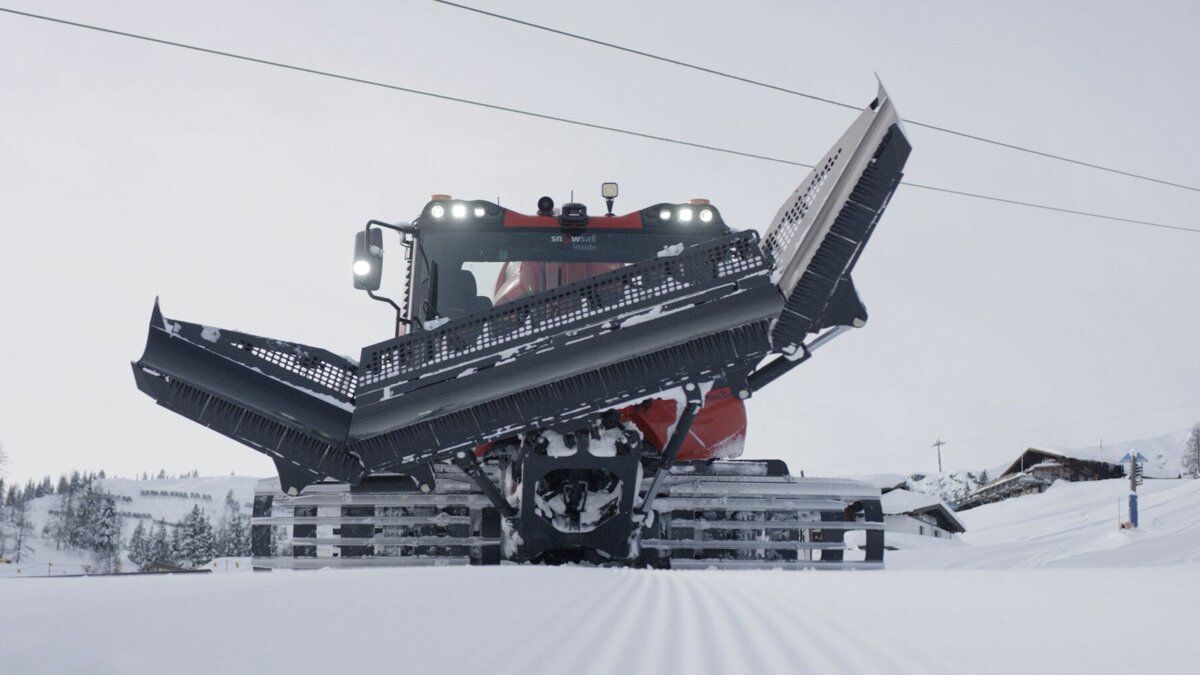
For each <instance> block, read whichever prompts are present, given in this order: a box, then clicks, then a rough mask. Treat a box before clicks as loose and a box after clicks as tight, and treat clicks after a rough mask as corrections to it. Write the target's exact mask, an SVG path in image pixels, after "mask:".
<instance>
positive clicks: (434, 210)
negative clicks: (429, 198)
mask: <svg viewBox="0 0 1200 675" xmlns="http://www.w3.org/2000/svg"><path fill="white" fill-rule="evenodd" d="M429 215H431V216H433V217H434V218H437V219H438V220H441V218H442V216H444V215H446V207H444V206H442V205H441V204H434V205H433V206H431V207H429Z"/></svg>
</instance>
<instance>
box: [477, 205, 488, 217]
mask: <svg viewBox="0 0 1200 675" xmlns="http://www.w3.org/2000/svg"><path fill="white" fill-rule="evenodd" d="M486 213H487V211H486V210H484V208H483V207H482V206H476V207H475V217H476V218H482V217H483V216H484V214H486Z"/></svg>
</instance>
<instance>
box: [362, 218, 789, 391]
mask: <svg viewBox="0 0 1200 675" xmlns="http://www.w3.org/2000/svg"><path fill="white" fill-rule="evenodd" d="M757 244H758V234H757V233H756V232H753V231H749V232H741V233H737V234H734V235H730V236H728V237H724V238H722V239H719V240H715V241H713V242H711V243H706V244H702V245H697V246H693V247H691V248H688V249H685V250H684V252H683V253H681V254H679V255H678V256H673V257H664V258H657V259H654V260H648V261H646V262H642V263H637V264H634V265H630V266H629V267H625V268H623V269H620V270H615V271H613V272H608V273H605V274H601V275H597V276H595V277H591V278H589V279H587V280H584V281H581V282H577V283H574V284H570V285H567V286H563V287H561V288H558V289H555V290H553V291H547V292H544V293H539V294H536V295H533V296H530V297H528V298H523V299H521V300H518V301H516V302H512V303H508V304H505V305H503V306H501V307H497V308H495V309H492V310H490V311H488V312H486V313H483V314H481V315H479V314H477V315H472V316H468V317H463V318H461V319H456V320H453V321H451V322H449V323H448V324H446V325H445V326H443V327H441V328H438V329H435V330H432V331H427V332H422V333H416V334H413V335H409V336H404V337H402V338H399V339H398V341H394V342H392V343H390V344H388V343H385V344H384V345H381V346H380V347H379V348H377V349H375V350H373V351H372V352H371V353H370V355H369V356H367V357H366V358H365V359H364V366H365V367H364V368H363V371H362V373H361V376H360V384H361V385H371V384H377V383H380V382H383V381H387V380H392V379H393V378H402V379H411V378H413V377H417V376H419V375H420V374H421V373H423V372H427V371H430V370H433V369H439V368H445V367H448V366H450V365H452V364H453V363H454V362H456V361H461V360H466V359H468V358H471V357H477V356H479V355H482V354H485V353H493V352H494V353H498V354H500V355H502V356H504V352H506V351H508V350H512V351H513V353H514V354H515V352H516V350H517V349H518V348H521V347H526V346H528V345H530V343H531V342H533V341H535V340H537V339H538V338H543V337H550V336H553V335H555V334H561V333H563V332H565V331H568V330H570V329H571V328H574V327H583V326H584V325H587V324H591V323H595V322H596V321H598V320H604V319H607V318H614V317H617V316H619V315H622V314H628V313H631V312H633V311H636V310H638V309H649V308H651V307H654V306H657V305H661V304H662V303H664V302H666V301H669V300H671V299H674V298H679V297H684V296H686V295H689V294H691V293H694V292H697V291H700V290H705V289H706V288H709V287H712V286H713V283H712V282H713V281H717V280H724V279H728V278H731V277H735V278H736V277H742V276H745V275H746V274H747V273H751V272H755V271H760V270H761V271H765V270H766V269H767V268H768V262H767V260H766V258H765V257H764V256H763V254H762V252H761V250H760V249H759V247H758V245H757Z"/></svg>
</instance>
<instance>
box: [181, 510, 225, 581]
mask: <svg viewBox="0 0 1200 675" xmlns="http://www.w3.org/2000/svg"><path fill="white" fill-rule="evenodd" d="M176 531H177V532H178V533H179V544H178V548H177V549H176V551H177V553H178V557H179V561H180V562H181V563H183V564H185V565H189V566H191V567H199V566H200V565H203V564H205V563H208V562H210V561H211V560H212V559H213V557H214V554H215V550H214V549H215V547H216V542H215V540H214V537H213V528H212V524H211V523H209V522H208V517H207V516H206V515H205V514H204V511H203V510H201V508H200V506H199V505H198V504H197V505H196V506H193V507H192V510H191V512H189V513H188V514H187V515H186V516H184V518H183V521H181V522H180V523H179V527H178V528H177V529H176Z"/></svg>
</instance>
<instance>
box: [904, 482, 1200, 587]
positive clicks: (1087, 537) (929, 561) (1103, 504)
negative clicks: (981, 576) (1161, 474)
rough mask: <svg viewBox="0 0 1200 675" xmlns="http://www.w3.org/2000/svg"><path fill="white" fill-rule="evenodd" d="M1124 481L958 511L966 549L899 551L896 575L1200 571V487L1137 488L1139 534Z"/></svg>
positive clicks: (1073, 486)
mask: <svg viewBox="0 0 1200 675" xmlns="http://www.w3.org/2000/svg"><path fill="white" fill-rule="evenodd" d="M1128 486H1129V483H1128V481H1127V480H1125V479H1123V478H1116V479H1112V480H1105V481H1089V482H1081V483H1071V482H1067V481H1057V482H1055V483H1054V484H1053V485H1051V486H1050V488H1049V489H1047V490H1046V492H1044V493H1041V494H1029V495H1025V496H1022V497H1016V498H1013V499H1007V500H1004V501H1000V502H996V503H994V504H986V505H984V506H980V507H977V508H974V509H968V510H966V511H959V512H958V513H957V514H955V515H957V516H958V519H959V520H961V521H962V522H963V524H964V525H965V526H966V528H967V531H966V532H965V533H964V534H962V535H960V536H961V537H962V540H963V542H964V543H965V544H967V545H966V546H961V547H956V548H954V549H952V550H947V551H942V550H939V551H931V550H928V549H926V550H919V551H895V552H889V553H888V555H887V565H888V567H889V568H890V569H909V568H993V569H998V568H1040V567H1071V568H1081V567H1114V566H1115V567H1149V566H1163V565H1176V564H1187V565H1190V566H1191V568H1192V569H1193V571H1197V570H1198V569H1200V481H1197V480H1179V479H1168V480H1148V481H1146V482H1145V483H1144V484H1143V485H1142V486H1141V487H1140V488H1138V511H1139V524H1140V526H1141V527H1139V528H1138V529H1137V530H1120V529H1118V528H1117V509H1118V507H1119V508H1120V509H1121V512H1122V517H1123V518H1125V519H1127V518H1128V512H1127V509H1128V507H1127V501H1126V499H1127V496H1128V491H1129V487H1128Z"/></svg>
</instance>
